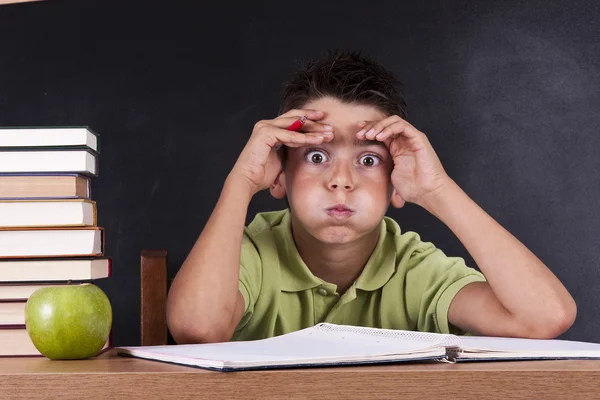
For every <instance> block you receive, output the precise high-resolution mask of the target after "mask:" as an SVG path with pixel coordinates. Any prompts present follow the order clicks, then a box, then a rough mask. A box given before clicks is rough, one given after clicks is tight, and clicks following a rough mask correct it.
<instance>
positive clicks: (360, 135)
mask: <svg viewBox="0 0 600 400" xmlns="http://www.w3.org/2000/svg"><path fill="white" fill-rule="evenodd" d="M362 122H364V124H361V125H363V127H362V129H361V130H360V131H358V132H357V133H356V137H357V138H359V139H366V137H365V135H366V134H367V132H370V131H371V129H372V128H373V126H374V125H375V124H376V122H370V121H362Z"/></svg>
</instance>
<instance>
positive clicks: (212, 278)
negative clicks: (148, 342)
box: [167, 175, 252, 344]
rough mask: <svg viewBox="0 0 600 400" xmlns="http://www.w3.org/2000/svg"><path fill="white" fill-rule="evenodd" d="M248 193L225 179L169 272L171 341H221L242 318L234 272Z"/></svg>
mask: <svg viewBox="0 0 600 400" xmlns="http://www.w3.org/2000/svg"><path fill="white" fill-rule="evenodd" d="M251 198H252V194H251V193H250V190H249V186H248V185H247V184H246V183H245V182H241V181H240V179H239V178H238V177H237V176H235V175H234V176H231V175H230V176H229V177H228V178H227V180H226V181H225V185H224V186H223V190H222V193H221V196H220V198H219V200H218V202H217V205H216V206H215V209H214V210H213V212H212V214H211V216H210V218H209V219H208V221H207V223H206V225H205V227H204V229H203V230H202V234H201V235H200V237H199V238H198V240H197V241H196V243H195V245H194V247H193V248H192V250H191V251H190V253H189V255H188V256H187V258H186V260H185V262H184V263H183V265H182V266H181V268H180V269H179V272H178V273H177V275H176V276H175V279H174V280H173V283H172V285H171V288H170V290H169V296H168V301H167V320H168V324H169V330H170V332H171V335H172V336H173V338H174V339H175V341H176V342H177V343H180V344H181V343H198V342H221V341H227V340H229V339H230V338H231V335H232V334H233V331H234V330H235V327H236V326H237V324H238V322H239V321H240V319H241V318H242V315H243V314H244V298H243V297H242V294H241V293H240V292H239V290H238V277H239V264H240V253H241V246H242V238H243V232H244V224H245V221H246V213H247V210H248V205H249V204H250V199H251ZM229 332H231V334H230V333H229ZM228 336H229V337H228Z"/></svg>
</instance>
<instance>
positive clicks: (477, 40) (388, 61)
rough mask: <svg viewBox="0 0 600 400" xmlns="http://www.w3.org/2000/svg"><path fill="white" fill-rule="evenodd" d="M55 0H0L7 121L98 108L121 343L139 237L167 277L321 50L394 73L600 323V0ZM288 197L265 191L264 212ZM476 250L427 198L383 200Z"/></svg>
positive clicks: (419, 225) (135, 286) (420, 226)
mask: <svg viewBox="0 0 600 400" xmlns="http://www.w3.org/2000/svg"><path fill="white" fill-rule="evenodd" d="M150 3H151V2H143V1H122V2H111V1H97V2H93V1H84V0H78V1H58V0H49V1H45V2H35V3H23V4H15V5H8V6H1V7H0V37H1V38H2V39H0V125H2V126H19V125H28V126H32V125H89V126H91V127H92V128H93V129H94V130H95V131H97V132H98V133H99V134H100V136H101V154H100V176H99V177H98V178H97V179H95V180H94V181H93V185H92V190H93V198H94V199H95V200H96V201H97V202H98V212H99V225H100V226H103V227H104V228H105V230H106V253H107V255H109V256H111V257H112V258H113V261H114V271H113V276H112V278H111V279H109V280H106V281H99V282H98V284H99V285H100V286H101V287H102V288H103V289H104V290H105V291H106V292H107V294H108V295H109V297H110V299H111V301H112V304H113V308H114V314H115V319H114V342H115V344H116V345H125V344H137V343H139V317H138V316H139V253H140V250H141V249H144V248H153V249H159V248H163V249H167V250H168V251H169V261H170V266H169V273H170V275H172V276H174V275H175V273H176V271H177V269H178V267H179V265H181V263H182V262H183V260H184V258H185V256H186V254H187V252H188V251H189V250H190V248H191V246H192V245H193V243H194V241H195V240H196V238H197V236H198V235H199V233H200V232H201V230H202V227H203V225H204V223H205V222H206V220H207V218H208V217H209V215H210V212H211V210H212V207H213V206H214V204H215V202H216V200H217V198H218V195H219V191H220V189H221V185H222V182H223V180H224V178H225V177H226V175H227V173H228V172H229V169H230V168H231V167H232V165H233V163H234V161H235V159H236V157H237V155H238V154H239V152H240V151H241V149H242V147H243V146H244V143H245V141H246V139H247V137H248V136H249V134H250V132H251V130H252V127H253V125H254V123H255V122H256V121H258V120H260V119H264V118H272V117H274V116H275V114H276V113H277V110H278V106H279V100H280V98H281V83H282V81H283V80H284V79H286V78H287V77H288V76H289V75H290V74H291V72H292V71H293V70H294V68H295V67H296V66H297V65H298V63H299V62H301V61H302V60H307V59H309V58H312V57H318V56H320V55H322V54H323V53H324V51H325V50H326V49H335V48H341V49H350V50H363V51H365V52H367V53H368V54H370V55H372V56H373V57H374V58H375V59H377V60H378V61H380V62H381V63H382V64H384V65H386V66H387V67H388V68H390V69H392V70H393V71H394V72H395V73H396V74H397V75H398V76H399V77H400V79H401V80H402V81H403V82H404V86H405V91H406V100H407V103H408V114H409V120H410V121H411V122H412V123H413V124H414V125H415V126H416V127H418V128H419V129H421V130H422V131H424V132H425V133H426V134H427V135H428V137H429V139H430V141H431V143H432V144H433V146H434V148H435V149H436V151H437V153H438V155H439V157H440V159H441V160H442V163H443V164H444V166H445V168H446V170H447V171H448V173H449V174H450V176H451V177H452V178H453V179H454V180H455V181H457V182H458V184H459V185H460V186H461V187H462V188H463V189H464V190H465V191H466V192H467V194H469V196H471V197H472V198H473V199H474V200H475V201H476V202H477V203H478V204H479V205H480V206H482V207H483V208H484V209H485V210H486V211H487V212H488V213H489V214H490V215H492V217H494V218H495V219H496V220H497V221H499V222H500V223H501V224H502V225H503V226H505V227H506V228H507V229H508V230H509V231H511V232H512V233H513V234H514V235H515V236H516V237H517V238H519V239H520V240H521V241H522V242H523V243H525V245H527V246H528V247H529V248H530V249H531V250H532V251H533V252H534V253H535V254H536V255H537V256H538V257H540V259H542V261H544V262H545V263H546V264H547V265H548V267H549V268H550V269H551V270H552V271H553V272H554V273H555V274H556V275H557V276H558V277H559V278H560V279H561V281H562V282H564V284H565V286H566V287H567V288H568V290H569V291H570V292H571V294H572V295H573V296H574V298H575V300H576V301H577V304H578V309H579V311H578V318H577V321H576V322H575V324H574V325H573V327H572V328H571V329H570V330H569V331H568V332H567V333H566V334H565V335H563V337H564V338H567V339H573V340H587V341H598V342H600V326H599V325H600V308H599V306H598V302H597V298H598V297H599V296H600V287H599V286H598V284H597V283H596V282H598V281H600V269H599V268H598V265H599V264H600V245H599V242H600V231H599V227H600V213H599V212H598V209H599V207H598V198H599V197H600V160H599V158H598V156H597V153H598V151H599V150H600V139H599V135H598V131H599V129H598V128H599V125H600V117H599V116H598V113H597V111H598V110H600V94H599V93H600V44H599V43H600V41H598V37H599V36H600V35H599V34H600V3H598V2H596V1H593V0H584V1H577V2H570V1H566V0H565V1H548V0H531V1H527V2H512V1H484V2H480V1H464V0H462V1H461V0H455V1H448V0H437V1H428V2H414V1H392V0H385V1H378V2H366V3H365V2H363V1H356V0H352V1H346V2H333V1H331V2H321V1H317V2H312V1H308V2H303V3H302V4H300V3H282V2H277V1H263V2H258V3H257V2H241V1H240V2H213V4H210V5H206V4H202V3H205V2H182V1H169V2H161V3H158V4H150ZM283 206H284V204H283V203H281V202H280V201H278V200H275V199H273V198H271V197H270V196H269V194H268V193H267V192H264V193H260V194H258V195H257V196H256V197H255V198H254V199H253V201H252V204H251V206H250V211H249V219H250V218H251V217H252V216H253V215H254V214H255V213H256V212H258V211H264V210H275V209H279V208H282V207H283ZM389 215H390V216H392V217H394V218H395V219H396V220H397V221H398V222H399V223H400V225H401V227H402V228H403V229H404V230H414V231H417V232H419V233H420V234H421V236H422V238H423V239H424V240H428V241H432V242H434V243H435V244H436V245H437V246H438V247H440V248H441V249H442V250H443V251H444V252H445V253H447V254H450V255H456V256H461V257H464V258H465V259H466V260H467V263H469V264H471V265H473V260H472V258H471V257H470V256H469V254H468V253H467V252H466V250H465V249H464V247H463V246H462V245H461V244H460V242H459V241H458V240H457V239H456V238H455V237H454V236H453V234H452V233H451V232H450V231H449V229H448V228H446V227H445V226H444V225H443V224H442V223H441V222H440V221H438V220H437V219H436V218H435V217H433V216H431V215H429V214H428V213H427V212H426V211H424V210H423V209H421V208H419V207H418V206H414V205H410V204H409V205H407V206H406V207H405V208H403V209H400V210H391V211H390V212H389Z"/></svg>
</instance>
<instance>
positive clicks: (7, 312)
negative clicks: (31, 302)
mask: <svg viewBox="0 0 600 400" xmlns="http://www.w3.org/2000/svg"><path fill="white" fill-rule="evenodd" d="M26 304H27V302H26V301H11V302H9V301H3V302H0V328H2V327H6V326H18V325H25V305H26Z"/></svg>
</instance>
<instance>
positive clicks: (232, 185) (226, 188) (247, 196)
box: [222, 171, 258, 203]
mask: <svg viewBox="0 0 600 400" xmlns="http://www.w3.org/2000/svg"><path fill="white" fill-rule="evenodd" d="M256 192H258V190H256V188H255V187H253V185H252V184H251V183H250V182H248V179H246V178H245V177H244V176H242V175H239V174H237V173H235V172H233V171H232V172H231V173H229V175H228V176H227V178H226V179H225V183H224V184H223V190H222V194H223V195H225V196H227V195H232V196H234V197H236V198H238V199H239V200H240V201H242V200H244V201H246V200H247V201H248V203H250V200H252V197H254V195H255V194H256Z"/></svg>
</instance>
